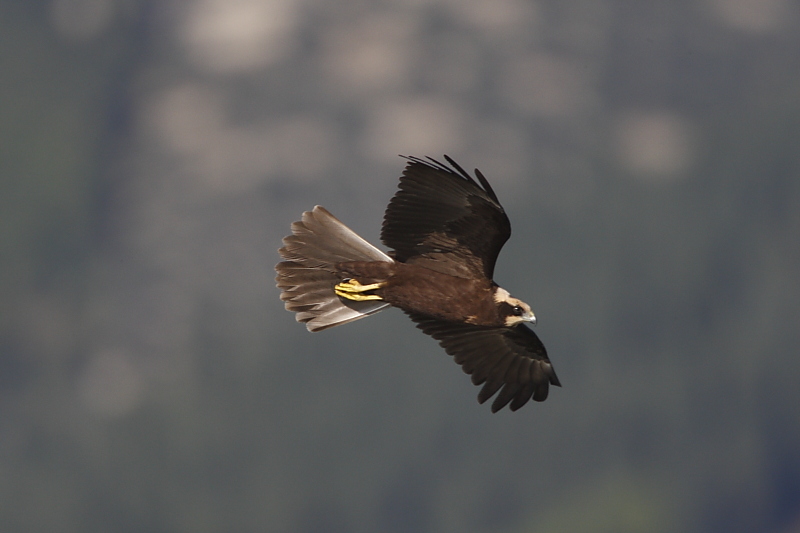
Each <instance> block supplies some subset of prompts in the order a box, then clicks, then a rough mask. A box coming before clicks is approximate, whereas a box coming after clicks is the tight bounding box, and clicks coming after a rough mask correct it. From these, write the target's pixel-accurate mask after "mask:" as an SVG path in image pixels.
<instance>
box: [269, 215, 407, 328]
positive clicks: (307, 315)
mask: <svg viewBox="0 0 800 533" xmlns="http://www.w3.org/2000/svg"><path fill="white" fill-rule="evenodd" d="M278 252H279V253H280V254H281V257H283V259H285V261H282V262H280V263H278V264H277V265H275V270H276V271H277V273H278V276H277V277H276V278H275V281H277V285H278V288H280V289H281V300H283V301H284V302H285V305H286V309H287V310H288V311H292V312H295V313H297V315H296V316H295V318H297V321H298V322H305V323H306V327H307V328H308V330H309V331H321V330H323V329H326V328H330V327H333V326H338V325H340V324H346V323H347V322H352V321H353V320H358V319H359V318H363V317H365V316H368V315H371V314H373V313H377V312H378V311H380V310H381V309H383V308H385V307H387V306H388V305H389V304H387V303H385V302H382V301H364V302H356V301H351V300H345V299H342V298H340V297H338V296H336V293H334V291H333V287H334V285H336V284H337V283H339V282H340V281H341V278H340V277H339V275H337V272H336V264H337V263H343V262H349V261H386V262H390V263H391V262H393V260H392V258H391V257H389V256H388V255H386V254H385V253H383V252H382V251H380V250H379V249H377V248H375V247H374V246H372V245H371V244H370V243H368V242H367V241H365V240H364V239H362V238H361V237H359V236H358V235H357V234H356V233H355V232H354V231H353V230H351V229H350V228H348V227H347V226H345V225H344V224H343V223H342V222H340V221H339V220H338V219H337V218H336V217H334V216H333V215H332V214H330V213H329V212H328V210H327V209H325V208H324V207H322V206H319V205H318V206H316V207H314V209H313V210H311V211H306V212H305V213H303V218H302V220H300V221H298V222H294V223H292V235H289V236H288V237H284V239H283V248H281V249H280V250H278Z"/></svg>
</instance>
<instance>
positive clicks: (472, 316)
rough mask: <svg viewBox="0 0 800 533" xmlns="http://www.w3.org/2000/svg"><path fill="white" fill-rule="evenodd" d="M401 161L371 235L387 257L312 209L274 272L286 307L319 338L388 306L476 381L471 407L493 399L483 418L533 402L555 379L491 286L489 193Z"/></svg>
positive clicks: (496, 240)
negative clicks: (378, 227) (488, 413)
mask: <svg viewBox="0 0 800 533" xmlns="http://www.w3.org/2000/svg"><path fill="white" fill-rule="evenodd" d="M407 159H408V161H409V163H408V164H407V165H406V168H405V170H404V172H403V175H402V177H401V178H400V185H399V190H398V191H397V193H396V194H395V196H394V197H393V198H392V200H391V201H390V202H389V206H388V207H387V209H386V214H385V216H384V221H383V227H382V231H381V240H382V241H383V243H384V244H385V245H386V246H388V247H389V248H392V249H393V251H391V252H389V254H388V255H387V254H385V253H384V252H381V251H380V250H378V249H377V248H375V247H374V246H372V245H371V244H369V243H368V242H366V241H365V240H364V239H362V238H361V237H359V236H358V235H356V234H355V233H354V232H353V231H352V230H350V229H349V228H347V227H346V226H345V225H344V224H342V223H341V222H340V221H339V220H337V219H336V218H335V217H334V216H333V215H331V214H330V213H329V212H328V211H327V210H325V209H324V208H322V207H320V206H316V207H315V208H314V209H313V210H312V211H307V212H305V213H303V218H302V220H301V221H299V222H295V223H294V224H292V235H290V236H288V237H286V238H284V240H283V242H284V246H283V248H281V249H280V250H279V252H280V254H281V256H282V257H283V259H284V261H283V262H281V263H278V265H276V267H275V269H276V271H277V272H278V277H277V282H278V287H279V288H280V289H281V291H282V292H281V299H282V300H284V302H285V304H286V309H287V310H289V311H293V312H296V313H297V315H296V318H297V320H298V321H300V322H305V323H306V326H307V327H308V329H309V331H321V330H323V329H326V328H329V327H333V326H337V325H339V324H345V323H347V322H351V321H353V320H357V319H359V318H363V317H365V316H367V315H370V314H372V313H376V312H378V311H380V310H382V309H384V308H386V307H388V306H392V307H397V308H399V309H402V310H403V311H404V312H405V313H406V314H408V316H409V317H410V318H411V319H412V320H413V321H414V322H416V324H417V327H418V328H420V329H421V330H422V331H423V332H425V333H426V334H428V335H430V336H432V337H433V338H434V339H436V340H438V341H439V344H441V345H442V347H443V348H444V349H445V351H446V352H447V353H448V354H450V355H452V356H453V358H454V359H455V361H456V363H458V364H459V365H461V367H462V368H463V370H464V372H466V373H467V374H470V375H471V376H472V382H473V383H474V384H475V385H483V388H482V389H481V391H480V393H479V395H478V401H479V402H480V403H483V402H485V401H486V400H488V399H489V398H491V397H492V396H494V395H495V394H497V396H496V397H495V400H494V402H493V403H492V412H496V411H498V410H500V409H502V408H503V407H505V406H506V405H508V404H509V403H510V404H511V405H510V409H511V410H512V411H516V410H517V409H519V408H520V407H522V406H523V405H525V404H526V403H527V402H528V401H529V400H530V399H531V398H533V399H534V400H535V401H544V400H545V399H546V398H547V394H548V390H549V386H550V385H551V384H552V385H557V386H560V383H559V381H558V378H557V377H556V374H555V372H554V370H553V367H552V365H551V364H550V360H549V359H548V357H547V352H546V350H545V348H544V345H543V344H542V343H541V341H540V340H539V338H538V337H537V336H536V334H535V333H534V332H533V331H532V330H531V329H529V328H528V327H527V326H525V324H524V322H532V323H535V322H536V318H535V316H534V315H533V312H532V311H531V309H530V307H529V306H528V305H527V304H525V303H524V302H522V301H520V300H518V299H516V298H513V297H511V296H510V295H509V293H508V292H507V291H505V290H504V289H502V288H500V287H499V286H498V285H497V284H496V283H495V282H494V281H493V280H492V277H493V273H494V265H495V262H496V260H497V255H498V254H499V253H500V249H501V248H502V247H503V244H505V242H506V241H507V240H508V238H509V237H510V235H511V224H510V223H509V221H508V217H507V216H506V214H505V211H504V210H503V208H502V206H501V205H500V202H499V201H498V199H497V196H496V195H495V193H494V191H493V190H492V188H491V186H490V185H489V182H488V181H487V180H486V178H485V177H484V176H483V174H481V172H480V171H479V170H477V169H476V170H475V176H476V177H477V179H478V182H479V183H480V184H479V183H478V182H476V181H475V179H473V178H472V177H471V176H470V175H469V174H467V173H466V172H465V171H464V170H463V169H462V168H461V167H460V166H459V165H458V164H457V163H456V162H455V161H453V160H452V159H450V158H449V157H447V156H445V159H446V160H447V162H448V163H449V164H450V166H448V165H445V164H443V163H440V162H438V161H436V160H434V159H430V158H428V159H427V160H422V159H419V158H416V157H409V158H407ZM498 392H499V394H498Z"/></svg>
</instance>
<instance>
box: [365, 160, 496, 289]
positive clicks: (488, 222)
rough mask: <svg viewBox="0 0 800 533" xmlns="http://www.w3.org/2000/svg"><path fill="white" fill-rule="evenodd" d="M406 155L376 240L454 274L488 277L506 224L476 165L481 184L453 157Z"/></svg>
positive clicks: (398, 254) (404, 257)
mask: <svg viewBox="0 0 800 533" xmlns="http://www.w3.org/2000/svg"><path fill="white" fill-rule="evenodd" d="M444 157H445V159H446V160H447V162H448V163H450V165H451V166H447V165H445V164H443V163H440V162H438V161H436V160H434V159H430V158H429V160H428V161H424V160H422V159H419V158H416V157H408V158H407V159H408V160H409V163H408V164H407V165H406V168H405V170H404V171H403V176H402V177H401V178H400V185H399V190H398V191H397V193H396V194H395V195H394V197H393V198H392V200H391V201H390V202H389V206H388V207H387V208H386V214H385V216H384V219H383V227H382V230H381V240H382V241H383V243H384V244H385V245H386V246H388V247H390V248H392V249H394V256H395V259H397V260H398V261H401V262H405V263H415V264H420V265H424V266H425V267H427V268H430V269H432V270H436V271H438V272H442V273H444V274H450V275H453V276H459V277H462V278H470V279H472V278H478V277H483V276H485V277H486V278H488V279H492V275H493V273H494V264H495V261H496V260H497V255H498V254H499V253H500V249H501V248H502V247H503V244H505V242H506V241H507V240H508V238H509V236H510V235H511V224H510V223H509V221H508V217H507V216H506V213H505V211H504V210H503V207H502V206H501V205H500V202H499V201H498V200H497V196H496V195H495V193H494V191H493V190H492V187H491V186H490V185H489V182H488V181H486V178H485V177H484V176H483V174H481V172H480V171H479V170H477V169H476V170H475V175H476V176H477V178H478V180H479V181H480V185H478V183H477V182H476V181H475V179H473V178H472V177H471V176H470V175H469V174H467V173H466V172H465V171H464V170H463V169H462V168H461V167H460V166H459V165H458V164H457V163H456V162H455V161H453V160H452V159H450V158H449V157H447V156H444Z"/></svg>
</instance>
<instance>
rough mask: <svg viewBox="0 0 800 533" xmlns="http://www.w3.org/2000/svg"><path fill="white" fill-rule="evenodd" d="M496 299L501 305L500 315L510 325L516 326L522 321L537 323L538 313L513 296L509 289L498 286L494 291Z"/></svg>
mask: <svg viewBox="0 0 800 533" xmlns="http://www.w3.org/2000/svg"><path fill="white" fill-rule="evenodd" d="M494 301H495V302H497V305H498V307H499V311H500V316H502V317H503V319H504V320H505V324H506V326H508V327H511V326H516V325H517V324H520V323H522V322H530V323H531V324H536V315H534V314H533V311H532V310H531V306H530V305H528V304H526V303H525V302H523V301H522V300H519V299H517V298H514V297H513V296H511V295H510V294H509V293H508V291H507V290H505V289H502V288H500V287H497V289H495V293H494Z"/></svg>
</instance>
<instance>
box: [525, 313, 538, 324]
mask: <svg viewBox="0 0 800 533" xmlns="http://www.w3.org/2000/svg"><path fill="white" fill-rule="evenodd" d="M522 320H524V321H525V322H530V323H531V324H533V325H534V326H535V325H536V315H534V314H533V311H531V312H530V313H525V315H524V316H523V317H522Z"/></svg>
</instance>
